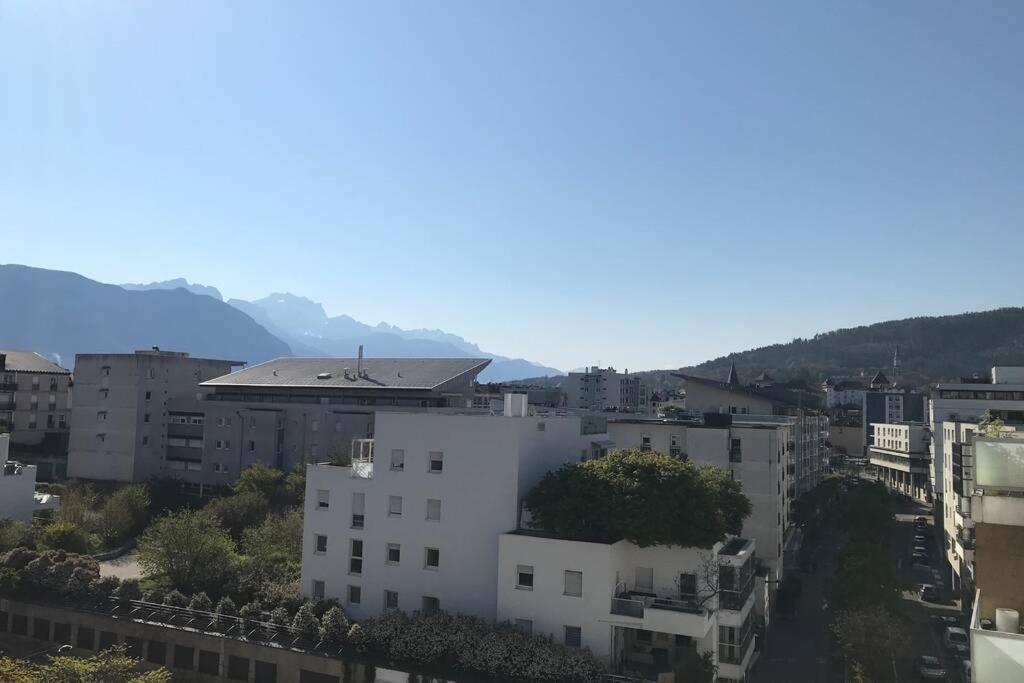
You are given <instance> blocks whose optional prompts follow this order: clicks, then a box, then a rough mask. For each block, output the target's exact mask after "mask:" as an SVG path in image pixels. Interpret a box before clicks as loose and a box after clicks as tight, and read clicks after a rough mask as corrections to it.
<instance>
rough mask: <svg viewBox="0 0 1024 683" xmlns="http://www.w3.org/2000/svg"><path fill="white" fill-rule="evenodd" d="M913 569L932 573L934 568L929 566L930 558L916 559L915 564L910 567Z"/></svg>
mask: <svg viewBox="0 0 1024 683" xmlns="http://www.w3.org/2000/svg"><path fill="white" fill-rule="evenodd" d="M910 568H911V569H919V570H921V571H931V568H932V566H931V565H930V564H928V558H925V559H923V560H918V559H917V558H914V563H913V564H912V565H910Z"/></svg>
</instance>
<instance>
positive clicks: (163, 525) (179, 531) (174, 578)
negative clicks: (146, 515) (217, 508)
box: [138, 509, 236, 593]
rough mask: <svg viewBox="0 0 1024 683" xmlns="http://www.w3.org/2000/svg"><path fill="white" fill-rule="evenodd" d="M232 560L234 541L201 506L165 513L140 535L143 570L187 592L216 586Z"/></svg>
mask: <svg viewBox="0 0 1024 683" xmlns="http://www.w3.org/2000/svg"><path fill="white" fill-rule="evenodd" d="M235 562H236V555H235V544H234V542H233V541H232V540H231V538H230V537H229V536H228V535H227V534H226V533H225V532H224V529H222V528H221V526H220V524H219V523H218V522H217V520H216V519H214V518H213V516H212V515H210V514H208V513H206V512H204V511H200V510H187V509H186V510H181V511H179V512H175V513H171V514H168V515H165V516H163V517H161V518H160V519H158V520H156V522H154V523H153V524H151V525H150V527H149V528H148V529H146V531H145V533H143V534H142V537H141V538H140V539H139V550H138V563H139V567H141V569H142V571H143V573H144V574H146V575H147V576H148V577H153V578H157V579H162V580H165V581H166V582H167V583H168V584H170V586H173V587H174V588H177V589H179V590H182V591H185V592H187V593H196V592H198V591H201V590H217V589H219V588H220V587H221V583H222V580H223V579H224V577H225V576H226V575H228V574H229V572H230V571H231V570H232V569H233V567H234V564H235Z"/></svg>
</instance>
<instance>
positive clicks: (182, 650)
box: [174, 645, 196, 669]
mask: <svg viewBox="0 0 1024 683" xmlns="http://www.w3.org/2000/svg"><path fill="white" fill-rule="evenodd" d="M195 658H196V650H195V648H192V647H187V646H185V645H175V646H174V668H176V669H191V668H192V662H193V661H194V660H195Z"/></svg>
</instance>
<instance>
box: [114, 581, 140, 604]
mask: <svg viewBox="0 0 1024 683" xmlns="http://www.w3.org/2000/svg"><path fill="white" fill-rule="evenodd" d="M114 597H115V598H117V599H118V600H141V599H142V589H141V588H139V580H138V579H125V580H124V581H122V582H121V585H120V586H118V587H117V590H115V591H114Z"/></svg>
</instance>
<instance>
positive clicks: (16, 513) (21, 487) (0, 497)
mask: <svg viewBox="0 0 1024 683" xmlns="http://www.w3.org/2000/svg"><path fill="white" fill-rule="evenodd" d="M10 445H11V437H10V435H9V434H0V519H14V520H17V521H19V522H31V521H32V516H33V515H34V514H35V513H36V512H39V511H42V510H55V509H57V508H58V507H60V496H53V495H50V494H48V493H36V466H35V465H25V464H22V463H20V462H15V461H13V460H10V459H9V454H10Z"/></svg>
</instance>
